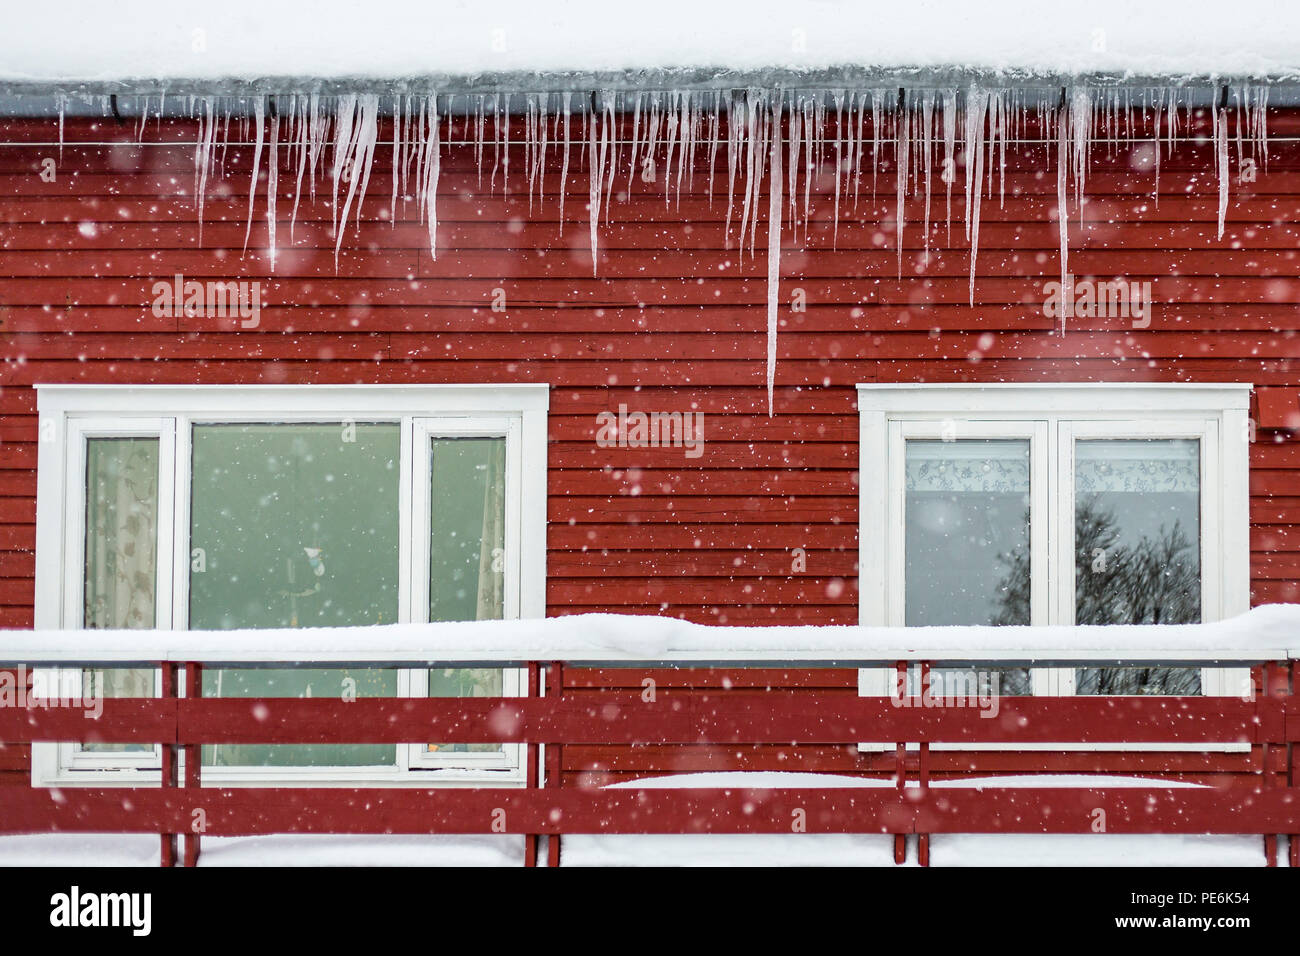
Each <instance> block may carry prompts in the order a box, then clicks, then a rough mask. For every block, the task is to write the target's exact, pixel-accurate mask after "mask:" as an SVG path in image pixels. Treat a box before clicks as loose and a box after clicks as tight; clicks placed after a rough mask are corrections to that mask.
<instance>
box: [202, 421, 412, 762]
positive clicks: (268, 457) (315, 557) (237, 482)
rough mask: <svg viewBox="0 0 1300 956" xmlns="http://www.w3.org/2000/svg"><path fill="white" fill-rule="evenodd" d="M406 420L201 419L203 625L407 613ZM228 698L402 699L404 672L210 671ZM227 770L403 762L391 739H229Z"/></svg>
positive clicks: (220, 752) (376, 618)
mask: <svg viewBox="0 0 1300 956" xmlns="http://www.w3.org/2000/svg"><path fill="white" fill-rule="evenodd" d="M400 444H401V442H400V429H399V426H398V425H397V424H387V423H384V424H374V423H352V422H333V423H312V424H294V423H285V424H219V425H196V426H195V427H194V430H193V459H192V483H191V503H190V533H191V541H190V546H191V549H192V551H191V564H190V604H189V623H190V627H191V628H193V629H217V630H226V629H231V628H264V627H347V626H355V625H365V624H383V623H390V622H393V621H396V620H397V608H398V574H399V571H398V554H399V547H398V521H399V489H398V477H399V458H400ZM203 693H204V694H205V695H206V696H216V697H259V696H260V697H340V698H342V697H345V696H347V695H349V694H351V693H355V695H356V696H362V697H364V696H389V697H391V696H396V694H397V672H396V670H394V669H391V668H382V669H381V668H368V669H367V668H352V669H342V668H319V669H317V668H313V669H303V668H237V669H221V670H215V669H214V670H208V671H206V672H205V673H204V676H203ZM203 759H204V762H205V763H206V764H210V765H214V766H381V765H388V766H391V765H393V764H394V763H395V761H396V750H395V748H394V747H393V746H391V745H372V744H356V745H351V744H304V745H292V746H290V745H276V746H244V745H241V746H231V745H218V746H211V747H205V748H204V758H203Z"/></svg>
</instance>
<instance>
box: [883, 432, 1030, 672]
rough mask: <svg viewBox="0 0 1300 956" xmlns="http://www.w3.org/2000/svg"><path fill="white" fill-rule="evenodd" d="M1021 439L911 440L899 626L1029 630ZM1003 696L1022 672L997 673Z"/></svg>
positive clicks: (1024, 446) (1026, 449) (1025, 462)
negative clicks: (1023, 627) (903, 599)
mask: <svg viewBox="0 0 1300 956" xmlns="http://www.w3.org/2000/svg"><path fill="white" fill-rule="evenodd" d="M1029 454H1030V445H1029V440H1028V439H987V440H986V439H963V440H958V441H928V440H925V441H916V440H913V441H908V442H907V443H906V460H905V503H904V510H905V515H904V520H905V522H906V525H905V532H904V538H905V559H904V560H905V572H904V574H905V587H906V603H905V615H904V617H905V622H906V624H907V625H908V626H909V627H911V626H918V625H948V624H979V625H986V624H998V625H1001V624H1029V623H1030V617H1029V613H1030V578H1029V569H1030V556H1029ZM998 671H999V679H1000V684H1001V692H1002V693H1003V694H1026V693H1029V671H1028V668H999V669H998Z"/></svg>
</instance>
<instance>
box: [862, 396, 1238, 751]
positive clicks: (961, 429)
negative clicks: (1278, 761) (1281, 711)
mask: <svg viewBox="0 0 1300 956" xmlns="http://www.w3.org/2000/svg"><path fill="white" fill-rule="evenodd" d="M1251 387H1252V386H1251V385H1249V384H1237V383H1214V384H1199V383H1198V384H1190V383H1137V384H1126V383H1109V382H1106V383H1080V384H1055V383H1051V384H1048V383H1028V384H1012V383H997V384H982V385H969V384H934V385H930V384H891V385H882V384H861V385H859V386H858V411H859V428H860V446H859V455H860V461H859V465H860V467H859V474H860V484H859V508H860V516H861V518H860V521H861V524H860V527H859V569H860V570H859V588H860V603H859V615H858V617H859V622H860V623H861V624H864V625H875V626H902V625H903V624H904V617H903V599H904V594H905V590H904V581H903V575H904V568H905V562H904V551H903V542H904V533H905V529H904V515H903V460H902V459H903V450H904V446H903V443H904V442H905V441H906V440H907V439H908V438H929V437H952V438H954V439H961V438H996V437H1024V435H1025V434H1027V433H1030V432H1032V433H1033V436H1034V437H1033V440H1032V441H1033V444H1032V445H1031V475H1032V480H1033V481H1034V482H1037V483H1038V485H1039V487H1037V488H1033V487H1032V485H1031V515H1032V518H1031V521H1033V524H1031V566H1032V567H1033V569H1034V573H1035V574H1036V575H1037V577H1036V578H1035V580H1034V582H1033V585H1032V589H1033V590H1032V600H1031V623H1032V624H1034V625H1040V624H1072V623H1074V557H1073V554H1074V550H1073V549H1074V522H1073V514H1074V506H1073V475H1074V441H1075V440H1076V439H1089V438H1113V439H1123V438H1196V439H1199V440H1200V448H1201V582H1202V597H1201V618H1202V620H1203V621H1206V622H1211V621H1217V620H1221V619H1223V618H1227V617H1232V616H1234V615H1237V614H1242V613H1244V612H1245V611H1247V610H1249V607H1250V541H1249V529H1250V498H1249V418H1248V416H1249V407H1250V393H1251ZM1044 508H1045V511H1044V510H1040V509H1044ZM1040 514H1041V515H1044V516H1045V517H1046V519H1047V520H1046V521H1042V520H1038V518H1039V515H1040ZM1044 537H1045V538H1046V540H1043V539H1044ZM1044 565H1046V567H1047V568H1048V569H1059V573H1051V571H1049V572H1048V573H1047V574H1040V573H1039V569H1040V568H1043V567H1044ZM1038 577H1041V578H1043V579H1044V580H1041V581H1040V580H1038V579H1037V578H1038ZM1044 605H1045V606H1044ZM1224 651H1225V652H1230V651H1231V649H1230V648H1224ZM1033 677H1034V680H1033V688H1034V694H1035V695H1038V694H1044V695H1067V694H1072V693H1073V692H1074V669H1073V668H1035V669H1034V674H1033ZM1248 681H1249V671H1248V670H1247V669H1244V668H1202V692H1203V693H1204V694H1205V695H1207V696H1240V695H1241V693H1242V689H1243V687H1245V686H1246V685H1247V684H1248ZM889 686H890V672H889V671H887V670H885V669H881V668H872V669H864V670H862V671H860V672H859V693H860V694H862V695H863V696H878V695H883V694H886V693H888V692H889ZM863 746H864V747H873V745H863ZM989 746H992V747H996V746H997V745H985V747H989ZM1018 746H1023V745H1018ZM1239 746H1240V745H1224V747H1223V748H1218V747H1214V748H1207V747H1205V746H1202V745H1179V744H1149V745H1132V744H1124V745H1119V744H1116V745H1111V744H1094V745H1087V746H1084V745H1078V746H1077V747H1076V746H1071V748H1070V749H1085V750H1094V749H1096V750H1115V749H1123V750H1128V749H1135V750H1136V749H1151V750H1170V749H1194V750H1205V749H1232V748H1235V747H1239ZM985 747H979V746H972V745H946V746H944V747H943V748H940V747H938V746H936V748H935V749H985ZM1038 747H1041V748H1044V749H1048V748H1051V749H1055V748H1056V745H1050V744H1044V745H1038ZM873 749H874V747H873ZM1026 749H1030V748H1026ZM1032 749H1038V748H1032Z"/></svg>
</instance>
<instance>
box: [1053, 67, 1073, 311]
mask: <svg viewBox="0 0 1300 956" xmlns="http://www.w3.org/2000/svg"><path fill="white" fill-rule="evenodd" d="M1069 124H1070V110H1069V108H1068V105H1067V103H1066V101H1065V94H1064V91H1062V95H1061V105H1060V107H1059V108H1058V110H1057V117H1056V225H1057V229H1058V231H1059V233H1060V246H1061V301H1060V308H1059V309H1058V312H1059V313H1060V316H1061V335H1062V336H1064V335H1065V297H1066V296H1067V295H1068V294H1069V293H1068V291H1067V289H1068V286H1069V272H1070V217H1069V210H1068V206H1067V198H1066V197H1067V195H1068V187H1067V178H1068V175H1069V167H1068V166H1067V165H1066V158H1065V152H1066V148H1067V144H1068V143H1069V136H1070V130H1069Z"/></svg>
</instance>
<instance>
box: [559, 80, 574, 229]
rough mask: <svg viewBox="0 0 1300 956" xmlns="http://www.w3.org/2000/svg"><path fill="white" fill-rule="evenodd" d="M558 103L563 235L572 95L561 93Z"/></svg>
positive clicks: (561, 224) (567, 182)
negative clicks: (561, 130) (561, 129)
mask: <svg viewBox="0 0 1300 956" xmlns="http://www.w3.org/2000/svg"><path fill="white" fill-rule="evenodd" d="M560 101H561V103H562V104H563V106H564V153H563V155H562V158H561V160H560V235H564V196H565V193H567V192H568V190H569V119H570V113H571V111H572V106H573V94H572V93H561V94H560Z"/></svg>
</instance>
